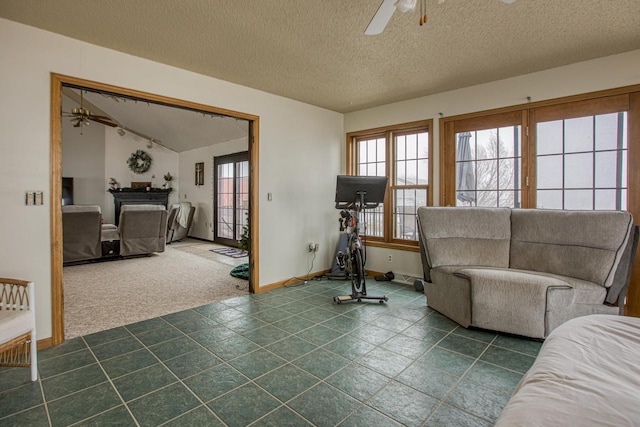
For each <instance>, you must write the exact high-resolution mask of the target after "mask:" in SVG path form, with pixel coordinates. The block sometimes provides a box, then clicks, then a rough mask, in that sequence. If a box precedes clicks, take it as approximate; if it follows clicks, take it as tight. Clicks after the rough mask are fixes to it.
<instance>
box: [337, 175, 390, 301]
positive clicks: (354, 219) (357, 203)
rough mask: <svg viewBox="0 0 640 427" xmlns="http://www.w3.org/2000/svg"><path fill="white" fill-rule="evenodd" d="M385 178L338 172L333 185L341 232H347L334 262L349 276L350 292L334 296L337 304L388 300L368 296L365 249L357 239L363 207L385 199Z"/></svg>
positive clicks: (358, 238) (382, 297) (384, 297)
mask: <svg viewBox="0 0 640 427" xmlns="http://www.w3.org/2000/svg"><path fill="white" fill-rule="evenodd" d="M386 188H387V177H369V176H344V175H339V176H338V181H337V185H336V209H340V231H341V232H344V233H346V234H347V244H346V247H345V248H344V252H342V251H341V252H338V254H337V255H336V261H337V264H338V265H339V266H340V268H341V269H344V270H345V271H346V272H347V275H348V277H349V278H350V279H351V294H350V295H342V296H336V297H333V301H334V302H335V303H336V304H342V303H343V302H350V301H356V302H363V300H377V301H378V302H379V303H380V304H383V303H384V302H385V301H388V300H389V298H387V296H385V295H382V296H373V295H367V284H366V274H365V269H364V265H365V262H366V255H365V248H364V245H363V244H362V240H361V239H360V217H361V216H362V214H363V213H364V210H365V209H372V208H376V207H378V205H379V204H380V203H381V202H382V201H383V200H384V193H385V191H386Z"/></svg>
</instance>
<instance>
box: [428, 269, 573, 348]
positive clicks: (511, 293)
mask: <svg viewBox="0 0 640 427" xmlns="http://www.w3.org/2000/svg"><path fill="white" fill-rule="evenodd" d="M455 274H456V276H458V277H464V278H465V279H467V280H469V282H470V284H471V312H472V313H473V321H472V323H471V325H472V326H476V327H479V328H484V329H491V330H498V331H503V332H507V333H513V334H518V335H524V336H527V337H533V338H544V337H545V336H546V335H547V331H546V330H545V313H546V311H547V292H548V290H549V289H553V288H565V289H571V285H569V283H567V282H566V281H564V280H562V279H560V278H557V277H552V276H548V275H541V274H536V273H534V272H528V271H522V270H513V269H503V268H465V269H461V270H458V271H457V272H456V273H455ZM427 303H428V300H427Z"/></svg>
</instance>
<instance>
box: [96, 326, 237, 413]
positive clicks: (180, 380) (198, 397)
mask: <svg viewBox="0 0 640 427" xmlns="http://www.w3.org/2000/svg"><path fill="white" fill-rule="evenodd" d="M163 320H164V319H163ZM165 321H166V320H165ZM167 323H168V322H167ZM180 332H181V333H182V334H183V335H185V336H187V337H188V335H187V334H184V332H182V331H180ZM133 337H134V338H135V339H136V340H137V341H138V342H139V343H140V344H141V345H142V347H143V348H144V349H146V350H147V351H149V353H151V354H152V355H153V357H155V358H156V360H157V361H158V363H159V364H160V365H162V366H163V367H164V368H165V369H166V370H167V371H169V372H170V373H171V375H173V376H174V377H175V378H176V382H178V383H180V384H181V385H182V386H183V387H185V388H186V389H187V390H189V393H191V394H192V395H193V396H194V397H195V398H196V399H197V400H198V402H200V404H201V405H203V406H205V407H206V408H207V410H208V411H209V412H211V414H213V416H214V417H216V418H217V419H218V420H220V418H219V417H218V415H217V414H216V413H215V412H213V411H212V410H211V408H209V407H208V406H207V405H206V403H205V402H204V401H203V400H202V399H201V398H200V396H198V394H197V393H196V392H194V391H193V390H191V388H190V387H189V386H187V385H186V384H185V383H184V382H183V381H182V379H180V377H178V375H176V373H175V372H173V371H172V370H171V369H169V367H168V366H167V365H166V364H165V363H164V361H163V360H161V359H160V358H159V357H158V356H157V355H156V354H155V353H154V352H153V351H151V350H150V349H149V347H147V346H146V345H145V344H144V343H143V342H142V341H141V340H140V339H139V338H138V337H137V336H136V335H133ZM179 338H181V337H177V338H174V339H179ZM189 338H190V337H189ZM174 339H171V340H167V341H163V342H169V341H173V340H174ZM190 339H192V338H190ZM193 341H194V342H196V343H197V344H198V345H199V346H200V347H202V348H204V349H205V350H207V351H209V350H208V349H207V348H206V347H204V346H202V344H200V343H199V342H197V341H196V340H193ZM158 344H160V343H158ZM194 351H196V350H194ZM176 357H180V356H176ZM216 357H217V356H216ZM169 360H171V359H169ZM98 363H100V362H98ZM100 367H101V368H102V365H101V366H100ZM232 368H233V367H232ZM102 369H103V371H104V368H102ZM205 370H206V369H205ZM105 374H106V372H105ZM107 378H109V376H108V375H107ZM109 382H110V383H111V386H112V387H113V388H114V390H115V391H116V393H117V394H118V397H119V398H120V399H121V400H122V401H123V404H124V406H125V408H127V411H128V412H129V414H130V415H131V417H132V418H133V419H134V420H135V422H136V424H137V425H140V424H139V423H138V420H137V418H136V417H135V416H134V415H133V412H131V409H130V408H129V405H128V404H127V402H125V401H124V399H123V398H122V396H121V395H120V392H118V389H117V388H116V386H115V385H114V384H113V383H112V382H111V381H109ZM176 382H173V383H171V384H169V385H165V386H163V387H160V388H157V389H155V390H152V391H151V392H149V393H146V394H144V395H143V396H148V395H149V394H152V393H155V392H157V391H159V390H162V389H165V388H167V387H169V386H172V385H174V384H176ZM143 396H138V397H136V398H135V399H131V400H130V402H134V401H136V400H139V399H141V398H142V397H143ZM194 409H195V408H194ZM182 415H184V413H183V414H180V415H179V416H178V417H175V418H179V417H180V416H182ZM220 421H222V420H220ZM223 424H224V423H223Z"/></svg>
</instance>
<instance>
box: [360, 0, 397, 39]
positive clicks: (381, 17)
mask: <svg viewBox="0 0 640 427" xmlns="http://www.w3.org/2000/svg"><path fill="white" fill-rule="evenodd" d="M394 3H395V0H383V1H382V4H381V5H380V7H379V8H378V11H377V12H376V14H375V15H373V18H371V22H369V25H368V26H367V29H366V30H364V33H365V34H366V35H368V36H374V35H376V34H380V33H381V32H382V31H384V29H385V27H386V26H387V24H388V23H389V21H390V20H391V17H392V16H393V12H395V11H396V7H395V6H394Z"/></svg>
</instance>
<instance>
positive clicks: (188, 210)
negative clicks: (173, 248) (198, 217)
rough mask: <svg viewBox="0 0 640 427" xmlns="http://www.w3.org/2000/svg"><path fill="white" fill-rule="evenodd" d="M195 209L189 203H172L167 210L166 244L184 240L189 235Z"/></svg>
mask: <svg viewBox="0 0 640 427" xmlns="http://www.w3.org/2000/svg"><path fill="white" fill-rule="evenodd" d="M195 212H196V207H195V206H191V203H189V202H181V203H174V204H172V205H171V207H170V208H169V215H168V218H169V219H168V220H167V244H169V243H171V242H177V241H179V240H182V239H184V238H185V237H187V236H188V234H189V229H190V228H191V223H192V221H193V215H194V213H195Z"/></svg>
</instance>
